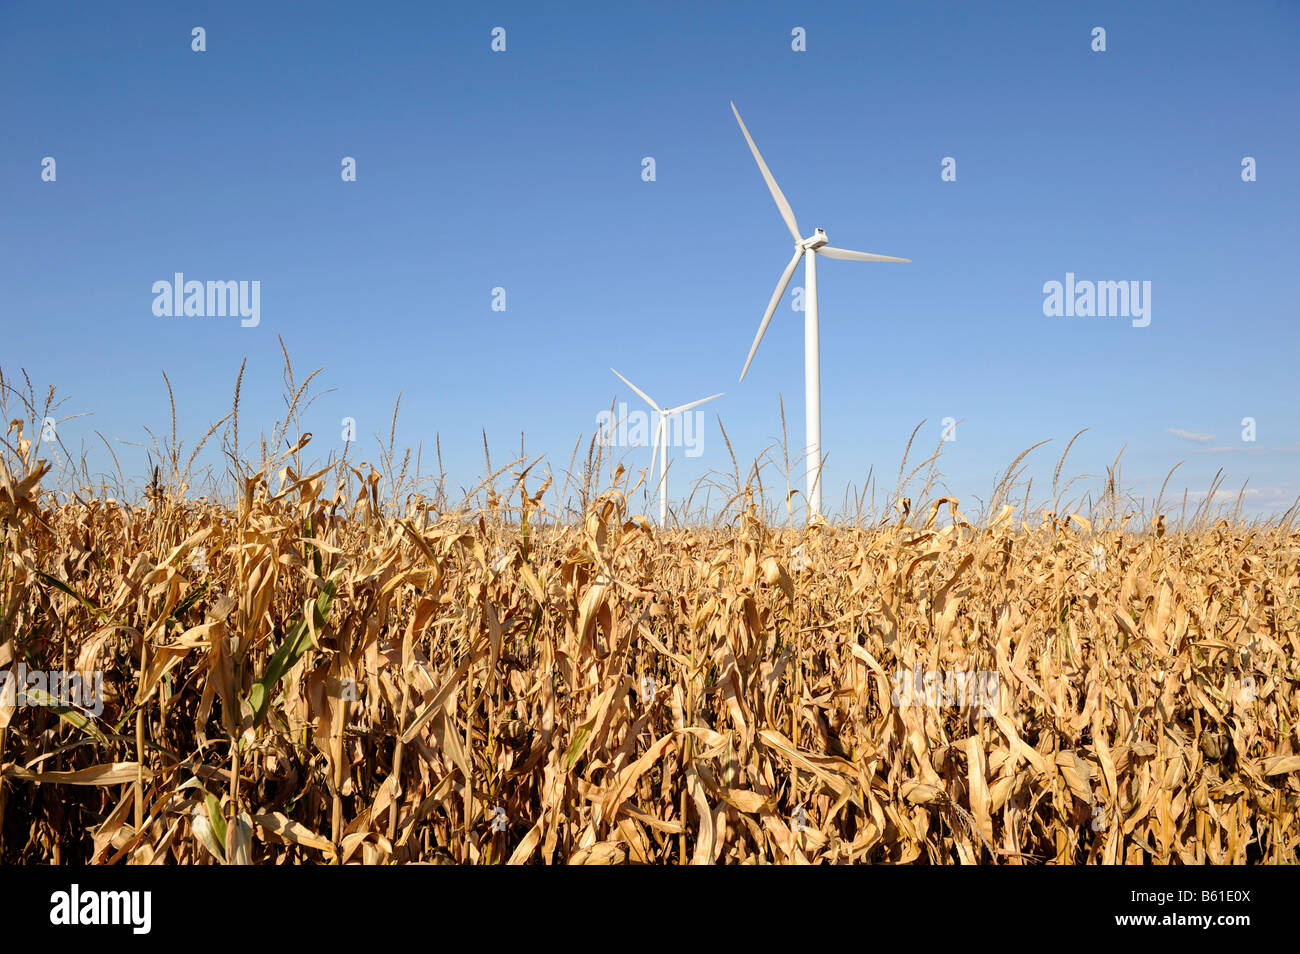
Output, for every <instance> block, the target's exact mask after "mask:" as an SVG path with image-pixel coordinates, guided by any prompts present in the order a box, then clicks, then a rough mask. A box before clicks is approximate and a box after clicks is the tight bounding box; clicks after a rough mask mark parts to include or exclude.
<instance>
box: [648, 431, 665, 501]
mask: <svg viewBox="0 0 1300 954" xmlns="http://www.w3.org/2000/svg"><path fill="white" fill-rule="evenodd" d="M663 432H664V416H663V414H660V415H659V424H658V425H657V426H656V427H655V443H654V447H653V448H651V450H650V476H651V477H654V473H655V463H656V462H657V461H658V460H659V438H660V436H661V435H662V434H663ZM658 483H659V479H658V478H657V477H655V484H656V486H657V485H658Z"/></svg>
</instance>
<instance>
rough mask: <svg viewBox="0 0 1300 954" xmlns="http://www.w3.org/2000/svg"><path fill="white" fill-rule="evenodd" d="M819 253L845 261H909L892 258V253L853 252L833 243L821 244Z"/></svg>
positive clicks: (908, 259)
mask: <svg viewBox="0 0 1300 954" xmlns="http://www.w3.org/2000/svg"><path fill="white" fill-rule="evenodd" d="M817 251H818V252H819V253H821V254H822V255H825V256H826V257H827V258H842V259H844V260H845V261H847V262H910V261H911V259H910V258H894V257H893V256H892V255H873V254H872V253H871V252H855V251H853V250H852V249H848V248H836V247H835V246H834V245H823V246H822V247H821V248H819V249H817Z"/></svg>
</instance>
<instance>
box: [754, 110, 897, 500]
mask: <svg viewBox="0 0 1300 954" xmlns="http://www.w3.org/2000/svg"><path fill="white" fill-rule="evenodd" d="M731 111H732V112H733V113H735V114H736V122H738V123H740V131H741V132H742V133H744V134H745V141H746V142H748V143H749V151H750V152H752V153H753V154H754V161H755V162H757V163H758V171H759V172H761V173H762V174H763V181H765V182H766V183H767V188H768V190H769V191H770V192H771V193H772V198H773V199H775V200H776V207H777V208H778V209H779V210H780V211H781V218H783V219H785V224H786V227H787V228H789V229H790V234H791V235H792V236H794V257H793V258H791V259H790V264H789V265H787V266H786V267H785V271H784V272H782V273H781V279H780V281H778V282H777V283H776V291H775V292H773V293H772V300H771V301H769V302H768V303H767V311H765V312H764V313H763V321H762V323H761V324H760V325H759V326H758V334H757V335H755V336H754V343H753V345H751V346H750V349H749V357H747V358H746V359H745V368H744V370H743V371H741V372H740V380H742V381H743V380H745V374H746V372H748V371H749V364H750V362H751V361H753V360H754V352H756V351H757V350H758V343H759V342H760V341H762V340H763V333H764V332H766V331H767V325H768V322H770V321H771V320H772V313H773V312H775V311H776V306H777V303H778V302H779V301H780V300H781V296H782V295H784V294H785V289H786V286H787V285H789V284H790V276H791V275H793V274H794V269H795V266H796V265H798V264H799V259H800V258H802V259H803V260H804V270H805V288H804V321H803V347H804V358H803V360H804V437H805V445H806V446H805V451H806V453H807V495H808V517H809V519H812V518H813V517H814V516H817V515H820V514H821V510H822V483H821V471H822V397H821V346H820V343H819V339H818V330H817V256H818V255H825V256H827V257H829V258H839V259H845V260H847V261H851V262H910V261H911V259H908V258H894V257H892V256H890V255H873V254H872V253H870V252H854V251H851V250H850V249H846V248H836V247H835V246H833V245H827V244H826V241H827V239H826V232H825V231H824V230H822V229H817V230H816V231H815V232H814V233H813V234H812V235H810V236H809V237H808V238H800V236H799V223H797V222H796V221H795V218H794V211H793V210H792V209H791V208H790V203H789V202H787V201H786V198H785V195H784V193H782V192H781V187H780V186H778V185H777V184H776V179H774V178H772V172H771V170H769V169H768V168H767V163H766V162H764V161H763V156H762V155H761V154H760V153H759V151H758V146H756V145H754V138H753V137H752V136H751V135H750V134H749V130H748V129H746V128H745V121H744V120H743V119H741V118H740V111H739V110H738V109H736V104H735V103H732V104H731Z"/></svg>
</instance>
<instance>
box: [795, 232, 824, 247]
mask: <svg viewBox="0 0 1300 954" xmlns="http://www.w3.org/2000/svg"><path fill="white" fill-rule="evenodd" d="M828 244H830V239H828V238H827V237H826V230H825V229H818V230H817V231H815V232H813V234H812V235H810V236H808V237H807V238H806V239H802V240H801V241H800V242H799V244H798V245H797V246H795V247H796V248H813V249H817V248H821V247H822V246H823V245H828Z"/></svg>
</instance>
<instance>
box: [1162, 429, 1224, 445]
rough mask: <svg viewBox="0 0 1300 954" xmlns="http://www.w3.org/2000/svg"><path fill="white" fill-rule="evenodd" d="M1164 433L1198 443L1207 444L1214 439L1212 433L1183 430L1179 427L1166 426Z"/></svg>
mask: <svg viewBox="0 0 1300 954" xmlns="http://www.w3.org/2000/svg"><path fill="white" fill-rule="evenodd" d="M1165 431H1166V433H1169V434H1172V435H1174V437H1181V438H1182V439H1183V440H1185V441H1195V442H1196V443H1198V444H1208V443H1210V442H1211V441H1213V440H1214V435H1213V434H1201V433H1199V432H1197V431H1185V430H1183V429H1182V428H1181V427H1166V428H1165Z"/></svg>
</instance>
